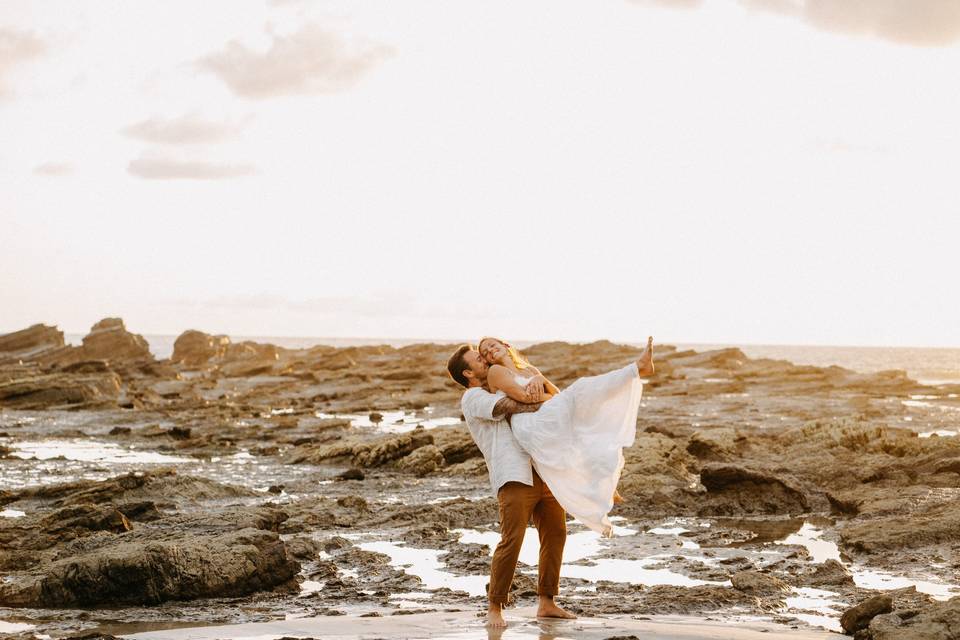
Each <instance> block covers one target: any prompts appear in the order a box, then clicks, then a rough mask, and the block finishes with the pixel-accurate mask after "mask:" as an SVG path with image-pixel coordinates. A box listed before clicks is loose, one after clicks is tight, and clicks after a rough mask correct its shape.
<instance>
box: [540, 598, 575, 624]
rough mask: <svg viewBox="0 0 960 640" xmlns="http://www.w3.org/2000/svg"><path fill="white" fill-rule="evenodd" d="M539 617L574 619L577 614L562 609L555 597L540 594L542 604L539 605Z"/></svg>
mask: <svg viewBox="0 0 960 640" xmlns="http://www.w3.org/2000/svg"><path fill="white" fill-rule="evenodd" d="M537 617H538V618H563V619H565V620H573V619H575V618H576V617H577V616H576V615H574V614H572V613H570V612H569V611H565V610H564V609H561V608H560V606H559V605H557V603H556V602H554V601H553V598H552V597H550V596H540V605H539V606H538V607H537Z"/></svg>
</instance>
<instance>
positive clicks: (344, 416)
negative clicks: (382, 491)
mask: <svg viewBox="0 0 960 640" xmlns="http://www.w3.org/2000/svg"><path fill="white" fill-rule="evenodd" d="M377 413H380V416H381V418H380V420H376V421H374V420H371V416H373V414H372V413H371V414H367V415H363V414H359V413H320V412H317V413H315V414H314V415H316V417H318V418H321V419H330V418H336V419H338V420H349V421H350V426H351V427H365V428H368V429H371V428H373V429H377V430H378V431H382V432H384V433H407V432H409V431H413V430H414V429H416V428H417V427H418V426H423V428H424V429H435V428H437V427H445V426H451V425H455V424H460V418H453V417H446V418H431V417H429V416H430V415H431V414H432V413H433V409H432V408H430V407H427V408H426V409H424V410H423V411H422V412H416V411H383V412H377ZM420 414H425V416H426V417H424V415H420ZM418 415H419V417H418Z"/></svg>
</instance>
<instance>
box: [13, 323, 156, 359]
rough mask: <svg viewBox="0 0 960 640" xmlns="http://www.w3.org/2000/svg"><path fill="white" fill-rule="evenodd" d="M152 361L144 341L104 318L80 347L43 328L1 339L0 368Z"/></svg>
mask: <svg viewBox="0 0 960 640" xmlns="http://www.w3.org/2000/svg"><path fill="white" fill-rule="evenodd" d="M153 359H154V358H153V354H152V353H150V345H149V344H148V343H147V341H146V340H145V339H144V337H143V336H141V335H139V334H136V333H130V332H129V331H127V328H126V327H125V326H124V324H123V320H121V319H120V318H104V319H103V320H101V321H100V322H98V323H96V324H95V325H93V327H92V328H91V329H90V333H88V334H87V335H86V336H85V337H84V338H83V345H82V346H79V347H74V346H70V345H67V344H65V343H64V340H63V332H62V331H60V330H59V329H58V328H57V327H52V326H48V325H44V324H35V325H33V326H32V327H28V328H26V329H21V330H20V331H14V332H13V333H8V334H5V335H0V364H5V363H17V362H32V363H36V364H39V365H40V366H43V367H50V366H58V367H67V366H70V365H75V364H77V363H80V362H86V361H89V360H105V361H108V362H122V361H130V360H138V361H139V360H151V361H152V360H153Z"/></svg>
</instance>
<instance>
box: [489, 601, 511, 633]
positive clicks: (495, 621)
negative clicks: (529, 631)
mask: <svg viewBox="0 0 960 640" xmlns="http://www.w3.org/2000/svg"><path fill="white" fill-rule="evenodd" d="M487 626H488V627H490V628H491V629H505V628H506V627H507V621H506V620H504V619H503V610H502V609H501V608H500V607H499V606H497V608H496V609H494V608H493V607H492V606H491V607H490V608H489V609H487Z"/></svg>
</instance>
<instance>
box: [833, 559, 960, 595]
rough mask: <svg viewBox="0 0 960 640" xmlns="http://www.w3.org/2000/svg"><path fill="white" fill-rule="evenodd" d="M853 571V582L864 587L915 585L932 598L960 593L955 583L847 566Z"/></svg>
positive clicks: (884, 587)
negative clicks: (915, 578)
mask: <svg viewBox="0 0 960 640" xmlns="http://www.w3.org/2000/svg"><path fill="white" fill-rule="evenodd" d="M848 569H850V572H851V573H853V582H854V583H855V584H856V585H857V586H858V587H862V588H864V589H880V590H883V591H886V590H889V589H902V588H903V587H916V588H917V591H919V592H920V593H926V594H929V595H930V596H931V597H932V598H933V599H934V600H949V599H950V598H952V597H953V596H956V595H958V594H960V587H957V586H955V585H949V584H943V583H937V582H929V581H927V580H914V579H912V578H905V577H903V576H896V575H894V574H892V573H888V572H886V571H875V570H872V569H863V568H859V569H858V568H856V567H848Z"/></svg>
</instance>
